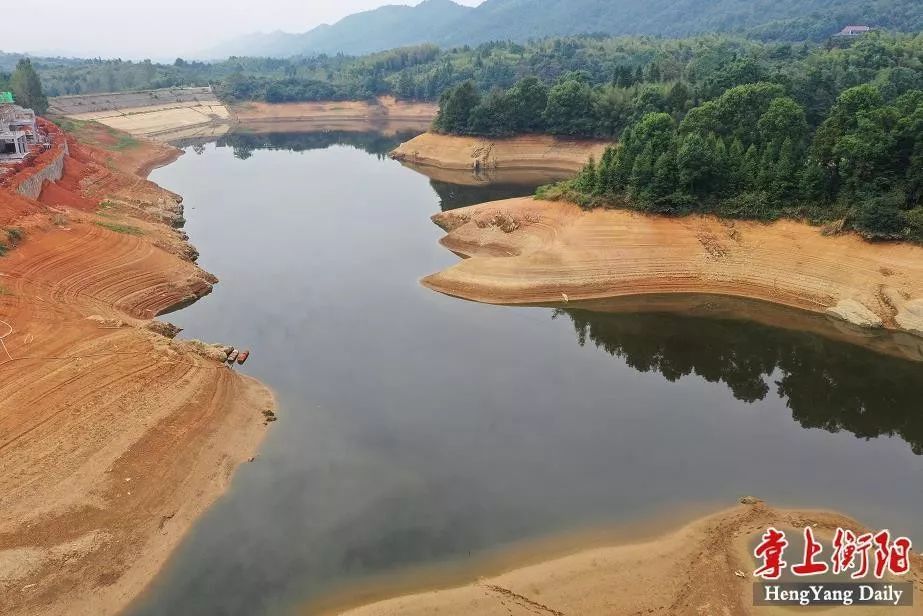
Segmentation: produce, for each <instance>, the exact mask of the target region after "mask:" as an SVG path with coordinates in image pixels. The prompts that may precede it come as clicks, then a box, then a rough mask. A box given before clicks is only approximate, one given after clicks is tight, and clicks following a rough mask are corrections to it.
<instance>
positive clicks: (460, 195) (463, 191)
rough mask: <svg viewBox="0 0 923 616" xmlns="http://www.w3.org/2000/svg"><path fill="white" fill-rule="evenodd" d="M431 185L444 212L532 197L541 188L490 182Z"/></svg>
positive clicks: (536, 185)
mask: <svg viewBox="0 0 923 616" xmlns="http://www.w3.org/2000/svg"><path fill="white" fill-rule="evenodd" d="M429 183H430V186H432V187H433V190H435V191H436V194H437V195H439V206H440V207H441V208H442V211H443V212H447V211H449V210H455V209H458V208H460V207H466V206H469V205H476V204H478V203H486V202H487V201H498V200H500V199H512V198H513V197H524V196H526V195H532V194H534V193H535V189H536V188H538V186H539V185H538V184H493V183H488V182H485V183H484V184H476V185H473V186H466V185H463V184H451V183H449V182H441V181H439V180H432V179H431V180H430V181H429Z"/></svg>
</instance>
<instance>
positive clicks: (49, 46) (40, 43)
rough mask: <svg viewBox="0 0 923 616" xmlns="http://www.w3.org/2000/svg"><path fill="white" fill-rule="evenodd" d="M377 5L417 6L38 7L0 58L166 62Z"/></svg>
mask: <svg viewBox="0 0 923 616" xmlns="http://www.w3.org/2000/svg"><path fill="white" fill-rule="evenodd" d="M482 1H483V0H455V2H457V3H459V4H467V5H469V6H474V5H477V4H480V3H481V2H482ZM4 3H5V2H4ZM385 4H419V0H251V1H250V2H242V1H241V0H233V1H228V0H153V1H152V2H138V1H137V0H134V1H132V0H79V1H77V0H44V1H43V2H41V3H40V7H39V6H38V5H36V6H35V8H36V11H37V12H36V15H35V17H36V19H37V20H38V27H37V28H31V27H23V28H4V35H3V38H2V40H0V51H18V52H30V53H36V54H38V53H47V52H53V53H55V54H58V53H61V54H67V55H80V56H91V57H95V56H103V57H121V58H125V59H129V58H132V59H143V58H147V57H150V58H151V59H154V60H158V59H173V58H176V57H178V56H182V55H189V54H191V53H194V52H197V51H202V50H204V49H207V48H209V47H212V46H213V45H215V44H217V43H220V42H222V41H224V40H227V39H229V38H234V37H235V36H239V35H241V34H247V33H250V32H271V31H274V30H284V31H286V32H303V31H305V30H309V29H311V28H313V27H314V26H317V25H319V24H322V23H332V22H334V21H336V20H338V19H340V18H342V17H345V16H346V15H349V14H350V13H355V12H357V11H364V10H368V9H373V8H375V7H378V6H382V5H385ZM22 6H23V7H25V8H26V9H28V7H29V6H30V3H28V2H25V3H23V4H22ZM27 21H28V20H27Z"/></svg>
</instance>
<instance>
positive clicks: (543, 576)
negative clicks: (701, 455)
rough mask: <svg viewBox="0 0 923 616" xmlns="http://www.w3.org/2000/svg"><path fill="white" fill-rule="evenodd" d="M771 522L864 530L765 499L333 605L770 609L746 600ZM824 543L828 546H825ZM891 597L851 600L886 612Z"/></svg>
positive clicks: (443, 609) (486, 611) (407, 613)
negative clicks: (635, 537)
mask: <svg viewBox="0 0 923 616" xmlns="http://www.w3.org/2000/svg"><path fill="white" fill-rule="evenodd" d="M768 526H775V527H776V528H778V529H780V530H785V531H787V532H789V533H792V534H797V533H800V532H802V530H803V529H804V527H805V526H812V527H814V530H815V534H816V536H817V537H818V538H819V539H820V540H821V541H822V542H825V543H826V545H828V546H829V545H830V541H831V540H832V536H833V533H834V532H835V530H836V528H837V527H843V528H850V529H853V530H855V531H864V530H866V529H863V528H862V526H861V525H860V524H858V523H857V522H855V521H854V520H851V519H849V518H846V517H844V516H841V515H839V514H835V513H827V512H820V511H794V510H782V509H775V508H772V507H770V506H768V505H766V504H764V503H762V502H757V503H755V504H752V505H738V506H736V507H734V508H732V509H728V510H726V511H723V512H720V513H717V514H714V515H710V516H708V517H705V518H702V519H699V520H696V521H694V522H691V523H689V524H687V525H685V526H683V527H682V528H679V529H678V530H673V531H672V532H669V533H666V534H663V535H661V536H659V537H657V538H655V539H651V540H644V539H642V540H641V541H635V542H632V543H624V544H621V545H612V546H610V547H598V548H594V549H589V550H585V551H580V552H576V553H572V554H570V555H567V556H564V557H561V558H556V559H552V560H546V561H544V562H540V563H538V564H532V565H529V566H525V567H522V568H518V569H513V570H510V571H508V572H507V573H504V574H502V575H498V576H495V577H491V578H487V579H484V578H481V579H478V580H476V581H473V582H471V583H469V584H468V585H465V586H458V587H455V588H439V589H434V590H430V591H427V592H420V593H418V594H411V595H406V596H403V597H397V598H393V599H388V600H385V601H380V602H378V603H373V604H370V605H366V606H363V607H359V608H355V609H351V610H347V611H340V612H339V613H343V614H348V615H349V616H392V615H398V614H400V615H401V616H412V615H415V614H421V615H422V614H434V613H439V614H447V615H450V616H451V615H454V614H458V615H459V616H461V615H463V614H465V615H467V614H479V615H481V614H482V615H484V616H494V615H496V616H508V615H509V614H520V613H521V614H540V615H548V616H552V615H561V614H588V615H590V614H616V613H617V614H647V613H656V614H671V615H680V614H689V615H698V614H703V613H708V614H735V615H737V614H739V615H743V614H774V613H780V611H779V610H778V609H776V608H754V607H753V595H752V593H753V582H754V578H753V577H752V572H753V571H754V570H755V568H756V565H755V562H754V559H753V557H752V555H751V551H752V549H753V545H754V544H755V542H756V541H757V540H758V537H759V535H761V534H762V533H764V532H765V530H766V528H767V527H768ZM828 549H829V547H828ZM921 565H923V559H920V557H918V556H914V562H913V563H912V566H911V571H912V573H911V575H910V576H908V577H907V578H904V579H903V581H913V582H914V583H915V584H914V586H915V596H914V599H915V601H919V600H920V599H921V596H923V575H921V573H920V566H921ZM891 609H892V608H889V607H878V608H868V607H858V608H853V610H857V613H861V614H887V613H890V611H889V610H891Z"/></svg>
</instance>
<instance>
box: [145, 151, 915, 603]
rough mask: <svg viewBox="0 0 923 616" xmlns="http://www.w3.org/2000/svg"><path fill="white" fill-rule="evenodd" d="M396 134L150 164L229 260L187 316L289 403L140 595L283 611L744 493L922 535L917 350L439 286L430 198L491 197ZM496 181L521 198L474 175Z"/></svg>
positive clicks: (214, 264) (209, 247) (214, 263)
mask: <svg viewBox="0 0 923 616" xmlns="http://www.w3.org/2000/svg"><path fill="white" fill-rule="evenodd" d="M398 139H399V138H398ZM390 145H391V143H390V142H389V141H388V140H387V139H383V138H381V137H379V136H373V135H365V136H356V135H343V134H335V133H334V134H324V135H316V134H315V135H288V136H271V137H246V136H243V137H242V136H232V137H230V138H226V139H224V140H223V141H222V142H221V143H219V144H217V145H216V144H208V145H197V146H195V147H194V148H193V147H190V148H189V150H188V153H187V155H186V156H184V157H182V158H181V159H180V160H179V161H178V162H176V163H174V164H173V165H170V166H169V167H166V168H164V169H160V170H158V171H157V172H156V173H155V174H154V175H153V180H154V181H156V182H158V183H160V184H161V185H163V186H165V187H167V188H169V189H171V190H174V191H176V192H179V193H180V194H183V195H184V196H185V199H186V201H185V202H186V206H187V207H186V217H187V218H188V220H189V223H188V226H187V230H188V232H189V234H190V236H191V237H192V240H193V242H194V243H195V244H196V246H197V247H198V248H199V250H200V251H201V254H202V257H201V259H200V262H201V264H202V266H203V267H205V268H206V269H208V270H209V271H211V272H214V273H215V274H216V275H217V276H218V277H219V278H220V279H221V283H220V284H219V285H218V286H217V287H216V290H215V292H214V293H213V294H212V295H211V296H209V297H207V298H206V299H204V300H203V301H201V302H199V303H197V304H195V305H193V306H192V307H190V308H188V309H185V310H183V311H181V312H178V313H176V314H173V315H170V317H169V318H170V320H171V321H173V322H175V323H176V324H178V325H180V326H181V327H185V328H186V329H187V333H188V335H189V336H190V337H196V338H202V339H205V340H214V341H222V342H227V343H232V344H235V345H237V346H240V347H247V348H250V349H252V351H253V355H252V357H251V360H250V362H249V363H248V365H247V367H246V371H247V372H248V373H250V374H252V375H254V376H256V377H258V378H260V379H262V380H263V381H265V382H266V383H268V384H269V385H270V386H271V387H272V388H273V389H274V390H275V391H276V392H277V395H278V403H279V413H280V416H281V420H280V421H279V422H278V423H276V424H274V425H273V426H272V427H271V428H270V433H269V436H268V438H267V440H266V442H265V444H264V446H263V448H262V450H261V453H260V456H259V458H258V459H257V461H256V462H255V463H253V464H249V465H244V466H243V467H241V469H240V470H239V471H238V473H237V474H236V475H235V478H234V483H233V487H232V490H231V491H230V492H229V493H228V495H227V496H226V497H225V498H223V499H222V500H221V501H219V502H218V503H217V504H216V505H215V506H214V507H213V508H211V509H210V510H209V512H208V513H207V514H206V515H205V516H204V517H203V518H202V519H201V521H200V522H199V523H198V524H197V526H196V527H195V528H194V529H193V531H192V532H191V534H190V536H189V537H188V539H187V540H186V541H185V542H184V543H183V545H182V546H181V548H180V549H179V550H178V552H177V553H176V555H175V557H174V558H173V559H172V560H171V562H170V564H169V566H168V567H167V568H166V569H165V571H164V572H163V574H162V575H161V576H160V577H159V578H158V579H157V580H156V582H155V584H154V586H153V588H152V590H151V592H149V593H148V594H147V596H146V597H144V598H143V600H142V601H140V602H139V605H138V606H136V609H135V610H134V613H135V614H144V615H149V614H247V615H250V614H276V613H287V612H290V611H291V610H293V609H294V608H295V606H300V605H303V604H304V602H305V601H310V600H313V599H316V598H318V597H320V596H322V595H324V594H325V593H329V592H331V591H333V590H336V589H338V588H341V587H342V586H343V585H348V584H350V583H355V582H359V581H363V580H366V579H368V578H374V576H376V575H379V574H383V573H387V572H394V571H400V570H401V569H403V568H407V567H413V566H419V565H426V564H433V563H442V562H446V561H453V560H455V559H463V558H468V557H469V555H478V554H482V553H484V552H485V551H487V550H489V549H491V548H496V547H497V546H503V545H508V544H510V543H512V542H516V541H521V540H527V539H531V538H539V537H543V536H548V535H552V534H555V533H561V532H569V531H573V530H575V529H580V528H587V527H593V526H597V525H606V524H611V523H613V522H619V521H625V520H637V519H641V518H643V517H645V516H648V515H660V514H662V513H663V512H666V511H671V510H675V509H677V508H681V507H684V506H685V505H686V504H688V503H705V504H713V505H715V506H724V505H728V504H731V503H733V502H734V501H735V500H736V498H737V497H739V496H741V495H743V494H751V493H752V494H757V495H758V496H760V497H762V498H765V499H767V500H769V501H771V502H773V503H774V504H778V505H790V506H804V507H816V508H832V509H837V510H843V511H845V512H847V513H849V514H852V515H854V516H857V517H860V518H861V519H863V521H865V522H867V523H869V524H871V525H874V526H880V527H885V526H890V527H892V528H893V529H895V530H897V531H900V532H903V533H908V534H911V535H912V536H914V537H915V538H916V539H917V540H918V541H923V516H921V515H920V512H921V511H923V487H921V481H920V477H921V471H923V455H921V454H923V403H921V401H923V369H921V368H923V365H921V364H917V363H913V362H908V361H903V360H898V359H892V358H888V357H884V356H879V355H876V354H873V353H871V352H869V351H865V350H862V349H861V348H858V347H854V346H851V345H847V344H843V343H835V342H831V341H829V340H825V339H823V338H820V337H816V336H812V335H808V334H802V333H797V332H791V331H783V330H776V329H772V328H769V327H766V326H761V325H756V324H750V323H745V322H740V321H727V320H716V319H705V318H697V317H689V316H685V317H683V316H670V315H663V314H648V315H637V314H635V315H624V314H595V313H591V312H586V311H581V310H576V309H575V310H569V311H567V312H562V311H555V310H553V309H544V308H504V307H494V306H483V305H478V304H474V303H467V302H462V301H458V300H454V299H451V298H448V297H444V296H441V295H438V294H436V293H433V292H431V291H428V290H427V289H425V288H423V287H421V286H420V285H419V283H418V280H419V278H420V277H422V276H424V275H426V274H429V273H432V272H434V271H436V270H438V269H441V268H443V267H446V266H448V265H451V264H452V263H453V262H455V260H456V257H454V256H453V255H452V254H451V253H449V252H448V251H446V250H445V249H443V248H441V247H440V246H439V245H438V243H437V242H438V240H439V238H440V237H441V235H442V232H441V231H440V230H439V229H437V228H436V227H435V226H434V225H432V223H431V222H430V221H429V216H430V215H432V214H433V213H435V212H437V211H438V210H439V209H440V207H442V208H451V207H456V206H458V205H462V204H466V203H470V202H473V200H481V199H477V196H478V195H477V194H476V193H475V192H472V191H473V189H472V188H470V187H468V188H464V189H462V188H461V187H453V186H451V185H445V184H439V183H435V182H434V183H431V182H430V181H429V180H428V179H427V178H425V177H423V176H421V175H418V174H417V173H415V172H413V171H412V170H409V169H406V168H404V167H402V166H401V165H400V164H398V163H396V162H393V161H390V160H388V159H387V158H385V157H384V156H383V154H384V152H386V151H387V150H388V148H389V147H390ZM497 190H500V191H501V193H502V194H501V196H511V195H512V194H514V193H516V192H517V191H518V192H519V193H520V194H521V193H522V192H528V190H523V189H522V188H521V187H519V188H516V187H501V188H500V189H497V188H496V187H495V188H492V189H488V190H486V191H484V192H482V193H481V194H482V195H483V196H484V198H485V199H486V198H491V197H494V196H497V195H496V194H495V193H496V191H497ZM491 191H493V192H491ZM506 193H509V194H506Z"/></svg>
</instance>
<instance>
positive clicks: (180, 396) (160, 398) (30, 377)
mask: <svg viewBox="0 0 923 616" xmlns="http://www.w3.org/2000/svg"><path fill="white" fill-rule="evenodd" d="M92 126H93V125H89V128H87V134H86V135H84V136H83V137H84V138H85V139H86V141H90V142H94V143H96V144H97V145H96V146H94V147H90V146H86V145H81V144H79V143H77V142H76V141H73V140H72V141H71V143H70V151H71V155H70V157H69V158H68V159H67V160H66V162H65V174H64V177H63V178H62V179H61V180H60V181H59V182H57V183H55V184H46V185H45V188H44V190H43V191H42V194H41V196H40V199H39V201H38V202H31V204H32V207H31V210H29V211H26V212H24V213H23V215H21V216H19V217H18V218H16V217H15V216H7V217H4V221H3V224H4V225H7V226H12V224H16V225H17V226H19V227H22V228H23V229H24V230H25V239H24V241H23V242H22V244H21V245H19V246H18V247H17V248H15V249H14V250H13V251H11V252H10V253H8V254H7V256H6V257H4V258H2V259H0V320H2V323H0V337H2V342H3V347H2V348H0V606H2V608H0V611H2V612H3V613H4V614H65V613H66V614H71V615H73V614H94V615H95V614H106V613H114V612H116V611H118V610H119V609H120V608H122V607H123V606H125V605H126V604H127V603H128V602H129V601H130V600H131V599H132V598H133V597H134V596H135V595H137V594H138V593H139V592H140V591H141V590H142V589H143V588H144V587H145V585H146V584H147V583H148V582H149V580H150V579H151V578H152V577H153V575H154V574H155V573H156V571H157V570H158V569H159V567H160V566H162V564H163V563H164V562H165V560H166V558H167V556H168V555H169V553H170V551H171V550H172V548H173V547H174V546H175V545H176V544H177V543H178V542H179V540H180V539H181V537H182V536H183V534H184V532H185V531H186V530H187V529H188V528H189V526H190V524H191V523H192V521H193V520H194V519H195V518H196V517H197V516H198V515H199V514H200V513H201V512H202V510H203V509H204V508H206V507H207V506H208V505H209V504H210V503H211V502H213V501H214V500H215V499H216V498H217V497H218V496H219V495H220V494H221V493H222V491H223V490H224V489H225V488H226V486H227V484H228V482H229V479H230V476H231V473H232V472H233V470H234V468H235V467H236V465H237V464H238V463H240V462H241V461H243V460H246V459H247V458H249V457H250V456H252V455H253V452H254V450H255V448H256V446H257V445H258V443H259V441H260V440H261V438H262V436H263V434H264V433H265V428H264V425H263V418H262V415H261V411H263V410H266V409H271V408H273V400H272V396H271V394H270V392H269V391H267V390H266V389H265V388H264V387H263V386H261V385H260V384H259V383H257V382H256V381H254V380H252V379H249V378H247V377H244V376H241V375H239V374H237V373H236V372H233V371H231V370H230V369H228V368H227V367H225V366H224V365H222V364H221V363H220V362H219V361H216V359H213V358H210V357H209V353H210V352H211V353H214V351H210V350H209V348H207V347H205V346H204V345H202V346H199V345H194V344H192V343H189V342H180V341H171V340H170V339H168V338H166V337H164V336H161V335H159V334H157V333H154V332H153V331H150V330H149V329H148V328H147V326H148V324H149V323H150V319H151V318H152V317H153V316H154V315H156V314H158V313H160V312H162V311H164V310H167V309H169V308H170V307H172V306H175V305H177V304H179V303H182V302H185V301H189V300H191V299H194V298H196V297H199V296H201V295H203V294H205V293H207V292H208V291H209V290H210V289H211V285H212V283H213V282H214V278H212V277H211V276H210V275H209V274H207V273H206V272H204V271H202V270H201V269H199V268H198V267H197V266H196V265H195V264H194V263H193V262H192V261H191V258H193V257H194V256H195V251H194V249H193V248H192V247H191V246H189V245H188V244H187V243H186V241H185V238H184V236H183V235H182V234H181V233H180V232H179V231H176V230H174V229H172V228H170V227H169V226H167V225H166V224H164V223H163V222H161V221H163V220H170V219H172V218H175V217H176V216H177V215H178V212H181V208H180V207H179V203H178V201H179V200H178V198H177V197H176V196H175V195H173V194H171V193H169V192H167V191H165V190H162V189H160V188H159V187H157V186H156V185H154V184H152V183H150V182H148V181H146V180H144V179H143V178H142V177H139V176H138V175H136V174H135V173H136V172H137V171H142V172H143V173H146V172H147V171H149V170H150V168H151V167H152V166H155V165H157V164H162V163H165V162H167V161H169V160H172V159H173V158H175V157H176V155H177V151H176V150H174V149H173V148H169V147H167V146H158V145H153V144H148V143H139V144H137V145H135V146H132V147H130V148H128V149H126V150H121V151H118V153H115V154H113V153H111V152H109V151H107V150H106V149H105V145H106V143H108V142H109V141H111V140H112V134H111V132H110V131H106V130H103V129H102V127H98V128H92ZM0 197H2V198H3V199H4V202H3V203H5V201H6V199H7V198H8V195H7V194H6V193H4V194H3V195H0ZM102 199H105V202H104V206H103V207H102V208H100V209H97V204H98V203H99V202H100V200H102ZM0 209H2V210H4V211H5V207H4V206H0ZM14 214H15V212H14ZM104 225H105V226H104Z"/></svg>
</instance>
